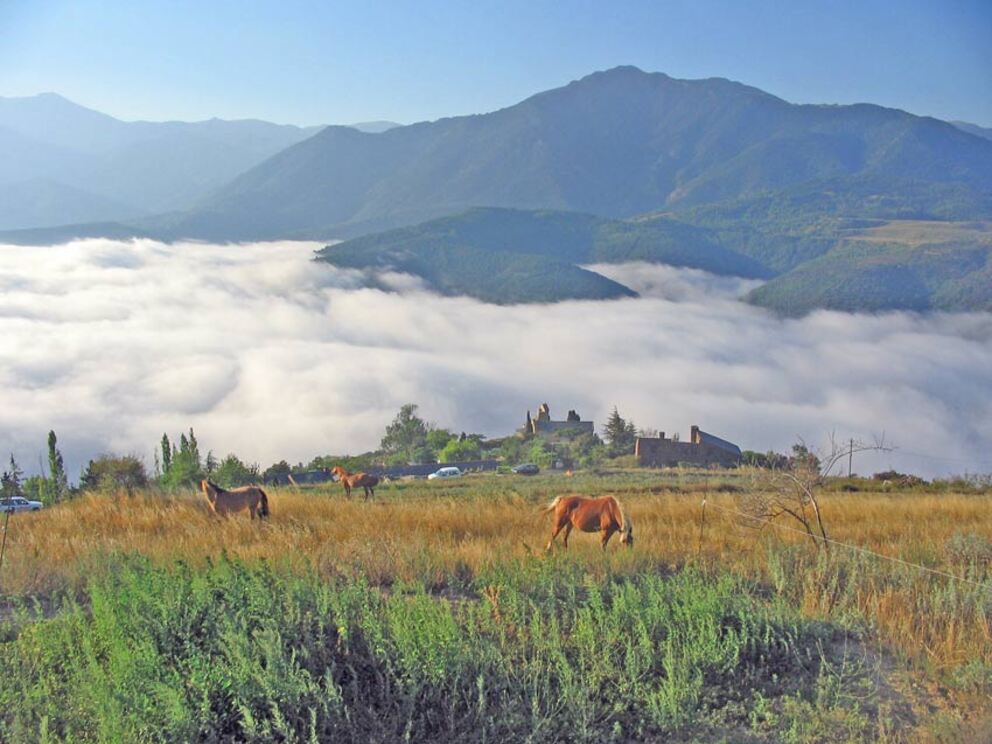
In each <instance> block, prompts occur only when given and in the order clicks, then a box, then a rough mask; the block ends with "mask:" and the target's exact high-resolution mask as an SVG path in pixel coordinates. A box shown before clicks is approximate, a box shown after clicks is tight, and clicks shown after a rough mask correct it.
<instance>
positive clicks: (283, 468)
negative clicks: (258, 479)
mask: <svg viewBox="0 0 992 744" xmlns="http://www.w3.org/2000/svg"><path fill="white" fill-rule="evenodd" d="M292 472H293V468H292V466H291V465H290V464H289V463H288V462H286V461H285V460H280V461H279V462H277V463H274V464H272V465H269V467H267V468H266V469H265V472H263V473H262V480H263V481H265V482H266V483H269V482H271V481H274V480H276V479H278V478H280V477H283V478H284V477H286V476H287V475H289V474H290V473H292Z"/></svg>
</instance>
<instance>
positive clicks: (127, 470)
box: [79, 455, 148, 495]
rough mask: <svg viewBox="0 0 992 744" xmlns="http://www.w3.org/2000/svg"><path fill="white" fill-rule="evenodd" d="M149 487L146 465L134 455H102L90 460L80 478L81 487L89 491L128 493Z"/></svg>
mask: <svg viewBox="0 0 992 744" xmlns="http://www.w3.org/2000/svg"><path fill="white" fill-rule="evenodd" d="M147 485H148V473H147V472H146V471H145V464H144V463H143V462H141V460H139V459H138V458H137V457H135V456H134V455H124V456H123V457H118V456H115V455H100V457H97V458H96V459H93V460H90V461H89V463H88V464H87V465H86V468H85V469H84V470H83V473H82V475H81V476H80V478H79V486H80V488H81V489H83V490H87V491H126V492H127V493H128V495H131V494H132V493H134V491H135V489H138V488H144V487H145V486H147Z"/></svg>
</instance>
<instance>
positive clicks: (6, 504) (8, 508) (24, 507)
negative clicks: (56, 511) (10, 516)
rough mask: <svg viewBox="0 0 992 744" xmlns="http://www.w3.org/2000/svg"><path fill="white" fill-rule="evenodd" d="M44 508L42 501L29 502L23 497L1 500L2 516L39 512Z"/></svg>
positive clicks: (0, 512)
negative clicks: (13, 513) (5, 514)
mask: <svg viewBox="0 0 992 744" xmlns="http://www.w3.org/2000/svg"><path fill="white" fill-rule="evenodd" d="M42 506H44V504H42V503H41V502H40V501H28V500H27V499H26V498H24V497H22V496H12V497H10V498H7V499H0V514H3V513H4V512H19V511H38V510H39V509H41V507H42Z"/></svg>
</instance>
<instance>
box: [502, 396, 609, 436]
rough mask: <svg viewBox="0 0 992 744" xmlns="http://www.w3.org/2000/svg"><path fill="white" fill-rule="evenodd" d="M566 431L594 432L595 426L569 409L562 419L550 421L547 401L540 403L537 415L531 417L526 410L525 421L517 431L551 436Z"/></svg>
mask: <svg viewBox="0 0 992 744" xmlns="http://www.w3.org/2000/svg"><path fill="white" fill-rule="evenodd" d="M564 431H568V432H569V433H575V434H594V433H595V432H596V428H595V427H594V426H593V422H592V421H583V420H582V419H581V418H579V414H577V413H576V412H575V411H569V412H568V416H567V417H566V418H565V420H564V421H552V420H551V409H550V408H549V407H548V404H547V403H542V404H541V405H540V406H539V407H538V409H537V416H536V417H534V418H532V417H531V415H530V411H527V421H526V422H525V423H524V425H523V427H522V428H520V429H519V432H520V433H521V434H524V435H537V436H547V437H553V436H555V435H556V434H559V433H561V432H564Z"/></svg>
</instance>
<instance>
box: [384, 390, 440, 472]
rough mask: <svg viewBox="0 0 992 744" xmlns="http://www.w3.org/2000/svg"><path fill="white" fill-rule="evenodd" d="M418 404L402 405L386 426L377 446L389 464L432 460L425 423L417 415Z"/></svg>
mask: <svg viewBox="0 0 992 744" xmlns="http://www.w3.org/2000/svg"><path fill="white" fill-rule="evenodd" d="M417 408H418V406H417V405H416V404H415V403H407V404H406V405H404V406H402V407H401V408H400V410H399V413H397V414H396V418H394V419H393V422H392V423H391V424H389V426H387V427H386V434H385V436H383V438H382V442H381V443H380V445H379V447H380V448H381V449H382V451H383V453H384V454H385V455H386V460H387V461H388V462H389V463H391V464H401V463H408V462H409V463H420V462H432V461H433V453H432V450H431V448H430V445H429V444H428V442H427V431H428V427H427V424H426V423H424V420H423V419H422V418H420V417H419V416H418V415H417Z"/></svg>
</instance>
